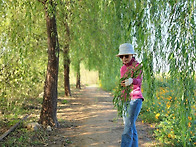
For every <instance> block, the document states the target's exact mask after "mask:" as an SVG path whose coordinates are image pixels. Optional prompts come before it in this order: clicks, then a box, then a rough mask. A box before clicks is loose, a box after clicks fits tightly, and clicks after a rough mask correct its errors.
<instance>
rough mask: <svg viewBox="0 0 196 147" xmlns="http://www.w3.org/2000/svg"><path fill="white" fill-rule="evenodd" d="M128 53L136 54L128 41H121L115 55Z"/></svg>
mask: <svg viewBox="0 0 196 147" xmlns="http://www.w3.org/2000/svg"><path fill="white" fill-rule="evenodd" d="M130 54H133V55H135V54H136V53H135V51H134V48H133V46H132V45H131V44H130V43H123V44H121V45H120V46H119V53H118V55H116V56H117V57H119V56H120V55H130Z"/></svg>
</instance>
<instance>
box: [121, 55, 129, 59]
mask: <svg viewBox="0 0 196 147" xmlns="http://www.w3.org/2000/svg"><path fill="white" fill-rule="evenodd" d="M124 56H125V58H129V55H120V56H119V57H120V58H121V59H123V57H124Z"/></svg>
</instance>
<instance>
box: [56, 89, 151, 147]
mask: <svg viewBox="0 0 196 147" xmlns="http://www.w3.org/2000/svg"><path fill="white" fill-rule="evenodd" d="M64 99H65V98H64ZM112 99H113V98H112V97H111V95H110V94H109V93H107V92H105V91H103V90H101V89H99V88H98V87H96V86H89V87H84V88H82V89H81V90H78V91H75V92H74V93H73V96H72V97H69V98H66V100H67V101H68V103H67V104H62V103H61V104H59V109H58V119H59V122H60V125H61V127H60V128H59V129H58V130H57V134H58V135H57V136H56V137H59V136H61V137H63V138H64V140H62V141H61V142H60V141H58V143H56V145H53V146H55V147H56V146H68V147H90V146H97V147H119V146H120V141H121V134H122V131H123V124H122V119H121V118H118V119H117V111H116V110H115V109H114V107H113V104H112ZM60 101H63V98H61V99H60ZM137 130H138V134H139V146H140V147H148V146H153V139H152V137H151V136H150V135H149V134H150V132H152V128H151V127H150V125H147V124H143V123H141V122H140V121H138V122H137ZM65 138H66V139H65Z"/></svg>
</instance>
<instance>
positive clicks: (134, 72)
mask: <svg viewBox="0 0 196 147" xmlns="http://www.w3.org/2000/svg"><path fill="white" fill-rule="evenodd" d="M135 65H136V63H135V64H134V65H133V66H131V67H128V70H127V72H126V73H125V74H124V76H123V77H122V78H121V79H120V80H119V82H118V85H117V87H116V88H115V90H114V98H113V104H114V107H116V108H117V110H118V115H119V116H121V117H122V115H123V113H125V112H124V111H123V105H124V103H125V102H127V101H128V100H130V92H131V91H132V90H133V84H132V85H131V86H126V87H123V86H121V82H122V81H124V80H125V79H127V78H130V77H131V78H137V77H138V76H139V75H141V74H142V66H141V65H138V66H137V67H135Z"/></svg>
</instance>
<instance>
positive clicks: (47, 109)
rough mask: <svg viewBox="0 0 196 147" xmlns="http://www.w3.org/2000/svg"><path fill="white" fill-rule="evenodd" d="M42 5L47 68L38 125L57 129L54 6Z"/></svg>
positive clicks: (57, 44)
mask: <svg viewBox="0 0 196 147" xmlns="http://www.w3.org/2000/svg"><path fill="white" fill-rule="evenodd" d="M44 5H45V16H46V25H47V35H48V66H47V73H46V79H45V86H44V96H43V104H42V110H41V114H40V120H39V123H40V124H42V125H43V126H45V127H47V126H52V127H58V126H59V124H58V120H57V116H56V112H57V97H58V92H57V85H58V67H59V42H58V35H57V27H56V18H55V4H54V2H53V1H52V0H50V1H48V2H47V3H45V4H44ZM49 8H50V10H49Z"/></svg>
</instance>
